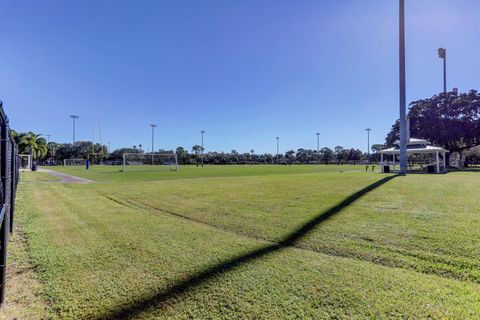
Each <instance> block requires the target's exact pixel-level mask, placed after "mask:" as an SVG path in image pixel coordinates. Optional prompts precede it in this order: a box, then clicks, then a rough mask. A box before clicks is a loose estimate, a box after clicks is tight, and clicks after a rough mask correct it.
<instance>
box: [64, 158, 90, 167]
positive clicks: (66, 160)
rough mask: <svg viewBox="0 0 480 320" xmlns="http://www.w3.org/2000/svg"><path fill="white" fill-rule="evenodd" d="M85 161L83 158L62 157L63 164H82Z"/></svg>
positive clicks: (65, 165)
mask: <svg viewBox="0 0 480 320" xmlns="http://www.w3.org/2000/svg"><path fill="white" fill-rule="evenodd" d="M86 161H87V160H85V159H64V160H63V166H64V167H67V166H84V165H85V164H86Z"/></svg>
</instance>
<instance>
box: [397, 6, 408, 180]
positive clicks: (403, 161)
mask: <svg viewBox="0 0 480 320" xmlns="http://www.w3.org/2000/svg"><path fill="white" fill-rule="evenodd" d="M398 40H399V84H400V174H407V132H406V119H405V116H406V109H407V108H406V84H405V82H406V81H405V80H406V79H405V78H406V76H405V0H399V37H398Z"/></svg>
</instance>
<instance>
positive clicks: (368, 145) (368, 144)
mask: <svg viewBox="0 0 480 320" xmlns="http://www.w3.org/2000/svg"><path fill="white" fill-rule="evenodd" d="M370 130H372V129H370V128H367V129H365V131H367V154H368V163H370Z"/></svg>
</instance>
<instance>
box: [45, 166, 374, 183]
mask: <svg viewBox="0 0 480 320" xmlns="http://www.w3.org/2000/svg"><path fill="white" fill-rule="evenodd" d="M48 168H49V169H53V170H56V171H59V172H63V173H67V174H70V175H74V176H78V177H82V178H86V179H90V180H95V181H103V182H109V181H110V182H130V181H156V180H177V179H180V180H182V179H202V178H215V177H216V178H227V177H256V176H273V175H295V174H318V173H320V174H325V173H327V172H331V173H339V172H358V171H363V170H365V166H363V165H355V166H354V165H334V164H330V165H317V164H312V165H291V166H284V165H223V166H222V165H215V166H214V165H208V166H204V167H196V166H192V165H187V166H180V169H179V171H178V172H175V171H171V170H169V169H168V168H167V169H165V168H162V166H149V165H144V166H135V165H133V166H127V170H126V172H120V171H121V169H122V167H121V166H106V165H95V166H92V167H90V169H89V170H86V169H85V167H84V166H70V167H61V166H56V167H48ZM377 171H378V169H377Z"/></svg>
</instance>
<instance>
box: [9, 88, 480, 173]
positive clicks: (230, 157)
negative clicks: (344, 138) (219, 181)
mask: <svg viewBox="0 0 480 320" xmlns="http://www.w3.org/2000/svg"><path fill="white" fill-rule="evenodd" d="M408 117H409V118H410V131H411V137H416V138H422V139H427V140H429V141H430V142H432V143H433V144H435V145H438V146H441V147H442V148H444V149H446V150H449V151H450V152H459V153H462V154H464V155H465V156H466V163H467V164H468V163H471V164H479V163H480V151H479V149H478V148H476V147H477V146H479V145H480V94H479V93H478V92H477V91H476V90H470V91H469V92H467V93H458V91H457V90H452V91H450V92H447V93H441V94H438V95H434V96H433V97H431V98H427V99H422V100H418V101H414V102H412V103H410V108H409V111H408ZM11 134H12V137H13V138H14V139H15V141H16V142H17V145H18V147H19V152H20V153H26V154H31V155H32V156H33V158H34V160H38V161H40V162H42V161H46V160H48V159H50V160H52V161H57V162H58V161H63V159H74V158H81V159H87V158H89V159H91V160H94V161H97V162H101V161H110V162H115V161H121V160H122V156H123V153H142V152H144V150H143V146H142V145H141V144H139V145H135V146H132V147H128V148H120V149H116V150H114V151H112V152H110V150H108V148H107V146H105V145H103V144H99V143H95V144H93V143H92V142H90V141H77V142H75V144H71V143H56V142H49V143H47V141H46V139H45V138H44V137H43V136H42V135H40V134H36V133H33V132H27V133H17V132H15V131H13V130H12V133H11ZM398 138H399V121H398V120H397V121H396V122H395V123H394V124H393V125H392V128H391V130H390V132H389V133H388V134H387V136H386V138H385V143H384V144H373V145H372V146H371V151H372V154H371V155H370V160H371V161H374V162H378V161H379V154H378V151H380V150H382V149H384V148H388V147H392V146H394V144H395V142H396V141H397V140H398ZM156 152H159V153H172V154H173V153H176V154H177V157H178V160H179V163H180V164H198V163H199V162H200V163H201V161H203V163H204V164H237V163H238V164H241V163H245V164H246V163H283V164H292V163H302V164H309V163H324V164H330V163H338V164H342V163H358V162H362V161H366V160H368V155H367V154H364V153H362V151H360V150H358V149H353V148H351V149H349V148H343V147H341V146H337V147H335V148H334V149H330V148H327V147H325V148H322V149H321V150H319V152H317V151H316V150H311V149H303V148H301V149H297V150H289V151H287V152H285V153H284V154H281V155H278V157H277V155H275V154H270V153H263V154H258V153H255V151H254V150H250V152H244V153H240V152H237V151H236V150H232V151H231V152H215V151H210V152H205V153H204V150H203V149H202V147H201V146H199V145H195V146H193V147H192V148H191V150H187V149H185V148H184V147H178V148H177V149H176V150H158V151H156Z"/></svg>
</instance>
